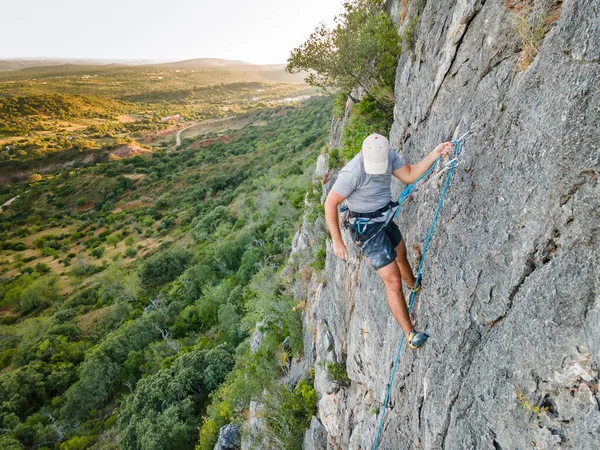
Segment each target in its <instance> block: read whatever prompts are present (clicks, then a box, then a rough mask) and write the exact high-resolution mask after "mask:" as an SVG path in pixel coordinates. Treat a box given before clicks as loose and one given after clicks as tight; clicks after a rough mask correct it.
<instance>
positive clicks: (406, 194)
mask: <svg viewBox="0 0 600 450" xmlns="http://www.w3.org/2000/svg"><path fill="white" fill-rule="evenodd" d="M470 134H471V131H467V132H466V133H465V134H463V135H462V136H461V137H459V138H458V139H455V140H453V141H452V143H453V144H454V155H453V156H454V157H453V159H451V160H450V162H449V163H448V165H447V166H446V167H445V168H444V169H443V170H446V168H447V170H448V175H446V182H445V183H444V187H443V189H442V194H441V195H440V200H439V202H438V204H437V208H436V210H435V213H434V215H433V221H432V222H431V226H430V227H429V233H428V234H427V239H425V244H424V245H423V253H422V254H421V260H420V261H419V269H418V270H417V277H416V282H415V286H417V285H420V283H421V270H422V269H423V262H424V261H425V255H426V254H427V248H428V247H429V242H430V241H431V236H432V235H433V229H434V227H435V223H436V221H437V219H438V215H439V213H440V209H441V208H442V203H443V201H444V197H445V196H446V191H447V190H448V185H449V184H450V178H451V177H452V172H453V171H454V167H455V166H456V161H457V158H458V156H459V155H460V153H461V151H462V143H463V141H464V140H465V139H466V138H467V137H468V136H469V135H470ZM440 158H441V156H439V157H438V158H437V159H436V160H435V162H434V163H433V164H432V165H431V167H430V168H429V169H428V170H427V172H425V173H424V174H423V175H422V176H421V177H420V178H419V179H418V180H417V181H415V182H414V183H412V184H410V185H409V186H407V188H406V189H405V190H404V191H403V192H402V193H401V194H400V196H399V197H398V200H397V202H398V203H399V205H398V209H397V210H396V212H395V213H394V215H393V218H395V217H396V215H397V214H398V211H399V210H400V207H401V206H402V204H403V203H404V202H405V201H406V200H407V199H408V198H410V196H412V195H413V194H414V193H415V192H416V191H417V190H418V189H417V188H416V187H415V185H416V184H417V183H418V182H419V181H421V180H422V179H423V178H425V177H426V176H427V175H429V174H430V173H431V172H432V171H433V169H434V167H435V166H436V165H437V163H438V162H439V160H440ZM437 176H439V174H436V177H437ZM431 181H432V180H429V181H428V182H431ZM393 218H392V220H393ZM416 293H417V291H415V290H412V291H411V294H410V302H409V304H408V312H409V314H410V311H411V310H412V306H413V302H414V300H415V294H416ZM403 343H404V333H402V337H401V338H400V345H399V346H398V352H397V353H396V360H395V361H394V366H393V368H392V374H391V377H390V382H389V384H388V389H387V393H386V395H385V401H384V403H383V409H382V411H381V417H380V418H379V427H378V428H377V434H376V435H375V443H374V444H373V450H377V445H378V444H379V436H380V435H381V429H382V427H383V420H384V418H385V411H386V409H387V405H388V402H389V399H390V394H391V392H392V383H393V382H394V375H395V374H396V368H397V367H398V362H399V360H400V353H401V351H402V344H403Z"/></svg>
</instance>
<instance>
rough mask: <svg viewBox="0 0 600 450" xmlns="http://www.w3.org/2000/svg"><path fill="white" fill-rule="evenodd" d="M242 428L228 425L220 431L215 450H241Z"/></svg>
mask: <svg viewBox="0 0 600 450" xmlns="http://www.w3.org/2000/svg"><path fill="white" fill-rule="evenodd" d="M240 445H241V444H240V426H239V425H233V424H228V425H225V426H224V427H221V429H220V430H219V440H218V441H217V443H216V444H215V450H238V449H239V448H240Z"/></svg>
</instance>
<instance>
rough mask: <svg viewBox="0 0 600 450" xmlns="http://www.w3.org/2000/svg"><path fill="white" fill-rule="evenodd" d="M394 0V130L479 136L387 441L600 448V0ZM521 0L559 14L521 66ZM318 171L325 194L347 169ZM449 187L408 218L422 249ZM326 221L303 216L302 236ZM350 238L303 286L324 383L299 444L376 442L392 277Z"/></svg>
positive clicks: (417, 314)
mask: <svg viewBox="0 0 600 450" xmlns="http://www.w3.org/2000/svg"><path fill="white" fill-rule="evenodd" d="M407 6H408V9H406V7H407ZM387 7H388V10H389V12H390V14H391V16H392V17H393V19H394V20H395V21H396V23H397V25H398V27H399V32H400V33H402V34H403V35H404V36H405V43H404V45H405V49H404V52H403V55H402V57H401V59H400V61H399V64H398V70H397V76H396V86H395V95H396V107H395V122H394V125H393V127H392V130H391V132H390V140H391V142H392V144H393V145H394V147H395V148H396V149H397V150H398V151H399V152H400V153H402V154H403V156H404V157H405V158H406V160H407V161H409V162H416V161H418V160H419V159H420V158H422V157H423V156H424V155H425V154H426V152H429V151H430V150H431V149H433V147H434V146H435V145H436V144H438V143H439V142H442V141H444V140H448V139H450V138H453V137H456V136H457V134H458V133H460V132H463V131H466V130H467V129H471V130H472V131H473V136H472V137H471V138H470V139H469V140H468V142H467V144H466V146H465V150H464V154H463V155H462V157H461V161H460V165H459V167H458V168H457V169H456V170H455V172H454V176H453V178H452V181H451V184H450V188H449V191H448V194H447V196H446V198H445V201H444V204H443V207H442V210H441V213H440V218H439V220H438V223H437V225H436V227H437V228H436V230H435V231H434V237H433V240H432V243H431V246H430V248H429V250H428V254H427V257H426V260H425V265H424V284H423V289H422V291H421V294H420V295H419V296H418V298H417V301H416V303H415V308H414V310H413V316H414V320H415V321H416V324H417V325H418V327H419V328H421V329H426V330H427V331H428V333H429V334H430V335H431V338H430V340H429V342H428V343H427V344H426V346H425V347H424V348H422V349H419V350H418V351H412V350H410V349H404V350H403V354H402V357H401V361H400V364H399V367H398V370H397V373H396V377H395V381H394V385H393V390H392V395H391V398H390V405H389V408H388V411H387V414H386V416H385V420H384V425H383V430H382V437H381V441H380V445H379V448H380V449H419V448H423V449H440V448H446V449H462V448H476V449H486V448H489V449H525V448H539V449H545V448H565V449H578V450H579V449H596V448H598V447H599V446H600V394H598V378H599V367H600V298H599V290H600V261H599V259H600V234H599V227H600V187H599V184H598V174H599V171H600V133H599V125H600V94H599V90H600V2H598V1H597V0H567V1H564V2H552V1H545V2H542V1H536V2H518V1H510V0H508V1H504V2H502V1H499V0H496V1H492V0H487V1H482V0H456V1H446V0H444V1H441V0H440V1H431V0H430V1H428V2H424V1H422V0H413V1H412V2H404V1H403V2H400V0H394V1H390V2H388V4H387ZM403 7H404V8H405V10H404V11H402V14H401V13H400V12H401V10H402V8H403ZM523 8H526V9H527V8H529V10H530V11H531V14H538V15H539V17H541V18H542V20H547V23H548V30H547V32H546V34H545V36H544V39H543V41H541V43H540V49H539V53H538V54H537V56H536V57H535V58H534V59H533V61H532V62H531V64H530V65H529V66H528V67H526V68H524V69H523V68H519V67H518V65H519V58H520V57H521V45H520V38H519V35H518V33H516V32H515V27H514V25H513V24H512V19H511V18H512V17H514V14H516V13H519V12H521V13H522V11H524V10H526V9H523ZM544 11H546V12H549V13H550V14H551V15H553V16H552V19H547V17H549V16H548V15H543V14H542V13H543V12H544ZM417 15H418V19H415V17H416V16H417ZM404 16H405V17H404ZM401 18H402V19H403V20H402V23H401ZM555 19H556V20H555ZM411 23H412V25H411ZM409 26H410V27H412V28H411V29H409V30H408V31H406V29H407V27H409ZM341 126H343V124H341V123H339V122H336V123H335V124H334V127H333V129H332V142H331V144H330V145H331V148H333V147H339V145H340V143H339V139H340V138H339V136H340V127H341ZM319 171H320V173H319V175H321V176H323V177H324V178H323V179H324V181H326V182H325V183H324V194H326V193H327V191H328V189H330V187H331V184H332V182H333V181H334V180H335V175H336V174H335V173H334V172H333V171H332V172H330V173H328V172H327V167H326V160H325V158H323V157H322V158H321V160H320V164H319ZM402 188H403V186H401V185H400V184H399V183H398V184H397V185H395V186H394V190H395V193H398V192H399V191H400V190H401V189H402ZM440 191H441V178H440V183H432V184H431V185H429V186H428V187H427V188H426V189H425V190H424V191H422V192H419V194H417V196H415V198H414V200H413V201H411V202H409V203H408V204H407V205H405V207H404V208H403V209H402V211H401V213H400V215H399V218H398V219H397V223H398V225H399V227H400V229H401V231H402V232H403V234H404V236H405V239H406V243H407V247H408V248H409V252H410V253H412V251H410V250H411V249H412V248H413V247H414V246H416V247H418V248H421V247H422V244H423V241H424V239H425V237H426V234H427V231H428V228H429V225H430V223H431V220H432V216H433V212H434V208H435V206H436V204H437V201H438V199H439V195H440ZM323 234H324V229H323V227H322V226H321V227H319V226H315V225H311V226H310V227H309V226H308V224H307V223H306V224H305V226H304V227H303V229H302V230H301V231H300V232H299V235H298V236H297V239H296V244H297V247H298V248H305V247H307V246H309V245H311V244H310V243H311V242H313V241H315V240H316V239H318V238H319V236H323ZM344 239H345V240H346V243H347V245H348V248H349V251H350V259H349V261H347V262H344V261H340V260H338V259H336V257H335V255H334V254H333V252H332V251H331V249H330V248H328V251H327V261H326V267H325V271H324V274H321V276H317V275H315V276H313V279H312V280H311V281H310V283H309V288H308V295H307V294H306V293H305V294H304V297H305V298H306V299H307V301H306V306H305V313H304V319H303V320H304V327H305V357H306V358H307V360H308V361H309V364H310V365H311V366H314V368H315V387H316V389H317V391H318V394H319V403H318V415H317V417H315V418H314V419H313V421H312V425H311V429H310V430H309V431H308V432H307V433H306V438H305V448H311V449H312V448H322V449H325V448H327V449H367V448H372V446H373V442H374V438H375V433H376V430H377V425H378V421H379V418H380V414H381V410H382V404H383V401H384V398H385V393H386V389H387V384H388V381H389V376H390V372H391V368H392V364H393V361H394V357H395V354H396V350H397V346H398V343H399V341H400V328H399V327H398V325H397V324H396V322H395V320H394V318H393V317H392V315H391V313H390V312H389V309H388V306H387V303H386V300H385V293H384V290H383V285H382V283H381V282H380V280H379V279H378V277H377V275H376V273H375V272H374V270H373V269H372V268H371V267H370V266H369V264H368V262H367V261H366V260H365V259H363V258H362V257H361V255H360V254H359V253H358V251H357V250H356V248H355V247H354V245H352V243H351V242H350V239H349V236H348V235H347V234H344ZM411 258H412V259H411V263H412V264H413V267H416V265H417V260H416V259H415V257H414V256H411ZM328 361H329V362H334V363H339V364H341V366H343V367H345V368H346V370H347V374H348V377H349V378H350V383H349V385H348V384H345V383H339V382H335V381H334V380H332V379H331V375H330V374H329V373H328V370H327V362H328Z"/></svg>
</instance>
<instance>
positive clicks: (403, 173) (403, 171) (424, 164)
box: [393, 142, 452, 184]
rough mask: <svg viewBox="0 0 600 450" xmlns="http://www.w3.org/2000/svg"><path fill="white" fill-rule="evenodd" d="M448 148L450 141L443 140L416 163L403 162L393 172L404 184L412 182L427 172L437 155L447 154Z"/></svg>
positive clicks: (443, 155) (450, 146) (444, 155)
mask: <svg viewBox="0 0 600 450" xmlns="http://www.w3.org/2000/svg"><path fill="white" fill-rule="evenodd" d="M450 150H452V142H443V143H441V144H440V145H438V146H437V147H436V148H435V149H434V150H433V151H432V152H431V153H430V154H429V155H427V156H426V157H425V158H423V159H422V160H421V161H419V162H418V163H417V164H413V165H410V164H404V165H403V166H402V167H400V168H399V169H398V170H395V171H394V172H393V174H394V176H395V177H396V178H398V179H399V180H400V181H404V182H405V183H406V184H410V183H414V182H415V181H417V179H418V178H419V177H420V176H421V175H423V174H424V173H425V172H427V169H429V168H430V167H431V165H432V164H433V163H434V162H435V160H436V159H437V158H438V156H440V155H442V157H443V158H445V157H446V156H448V153H449V152H450Z"/></svg>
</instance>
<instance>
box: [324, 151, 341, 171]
mask: <svg viewBox="0 0 600 450" xmlns="http://www.w3.org/2000/svg"><path fill="white" fill-rule="evenodd" d="M327 165H328V166H329V168H330V169H332V170H335V169H340V168H341V167H343V165H344V160H343V159H342V157H341V155H340V151H339V150H338V149H337V148H332V149H331V150H329V155H327Z"/></svg>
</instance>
